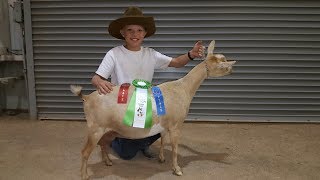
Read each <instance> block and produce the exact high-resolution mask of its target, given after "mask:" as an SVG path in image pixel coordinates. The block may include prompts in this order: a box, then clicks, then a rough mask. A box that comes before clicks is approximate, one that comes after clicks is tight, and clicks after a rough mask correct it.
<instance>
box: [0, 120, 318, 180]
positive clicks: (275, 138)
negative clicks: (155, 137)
mask: <svg viewBox="0 0 320 180" xmlns="http://www.w3.org/2000/svg"><path fill="white" fill-rule="evenodd" d="M85 138H86V123H85V122H84V121H72V122H70V121H32V120H28V119H27V115H26V114H20V115H17V116H5V115H1V116H0V179H1V180H24V179H26V180H29V179H30V180H37V179H39V180H72V179H80V165H81V164H80V163H81V161H80V151H81V149H82V146H83V145H84V143H85ZM180 142H181V143H180V144H181V145H180V146H179V157H178V162H179V164H180V166H181V167H182V169H183V172H184V175H183V176H182V177H176V176H174V175H172V171H171V148H170V146H166V151H165V157H166V159H167V161H166V162H165V163H164V164H159V163H158V162H157V160H156V159H154V160H147V159H146V158H144V157H143V156H142V155H141V154H138V155H137V156H136V157H135V158H134V159H133V160H130V161H125V160H121V159H118V158H117V156H116V155H114V154H113V155H112V159H113V164H114V165H113V166H112V167H106V166H105V165H104V164H103V163H101V160H100V153H99V148H96V149H95V151H94V152H93V154H92V155H91V157H90V160H89V175H91V179H169V180H170V179H180V180H181V179H183V180H185V179H190V180H194V179H196V178H197V179H201V180H203V179H205V180H206V179H208V180H209V179H210V180H211V179H218V180H220V179H222V180H232V179H237V180H242V179H243V180H244V179H245V180H258V179H259V180H264V179H265V180H270V179H288V180H319V179H320V124H273V123H268V124H266V123H260V124H258V123H257V124H255V123H238V124H221V123H185V124H184V127H183V132H182V137H181V141H180ZM152 149H153V150H155V151H158V149H159V142H158V141H157V142H156V143H155V144H154V145H153V146H152Z"/></svg>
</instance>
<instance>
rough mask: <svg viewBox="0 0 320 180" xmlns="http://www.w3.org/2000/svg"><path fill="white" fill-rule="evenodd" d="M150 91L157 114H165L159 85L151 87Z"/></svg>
mask: <svg viewBox="0 0 320 180" xmlns="http://www.w3.org/2000/svg"><path fill="white" fill-rule="evenodd" d="M152 93H153V97H154V100H155V101H156V106H157V115H158V116H162V115H165V114H166V107H165V105H164V101H163V96H162V93H161V90H160V88H159V87H157V86H154V87H152Z"/></svg>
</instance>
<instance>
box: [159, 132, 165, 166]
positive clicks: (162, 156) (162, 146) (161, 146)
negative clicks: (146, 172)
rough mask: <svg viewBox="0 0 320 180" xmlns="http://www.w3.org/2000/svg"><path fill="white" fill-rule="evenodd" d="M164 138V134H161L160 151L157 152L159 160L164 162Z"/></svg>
mask: <svg viewBox="0 0 320 180" xmlns="http://www.w3.org/2000/svg"><path fill="white" fill-rule="evenodd" d="M164 140H165V134H164V133H163V134H161V145H160V153H159V162H160V163H164V162H165V161H166V160H165V158H164V155H163V148H164Z"/></svg>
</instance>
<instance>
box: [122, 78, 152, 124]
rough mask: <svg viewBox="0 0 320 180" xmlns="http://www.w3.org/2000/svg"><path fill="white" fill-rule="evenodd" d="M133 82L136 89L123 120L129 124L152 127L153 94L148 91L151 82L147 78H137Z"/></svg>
mask: <svg viewBox="0 0 320 180" xmlns="http://www.w3.org/2000/svg"><path fill="white" fill-rule="evenodd" d="M132 84H133V85H134V86H135V87H136V89H135V90H134V92H133V94H132V96H131V99H130V102H129V105H128V108H127V111H126V114H125V116H124V118H123V122H124V124H126V125H127V126H132V127H137V128H151V126H152V104H151V96H150V94H149V93H148V89H149V88H150V87H151V83H150V82H148V81H146V80H142V79H135V80H133V81H132Z"/></svg>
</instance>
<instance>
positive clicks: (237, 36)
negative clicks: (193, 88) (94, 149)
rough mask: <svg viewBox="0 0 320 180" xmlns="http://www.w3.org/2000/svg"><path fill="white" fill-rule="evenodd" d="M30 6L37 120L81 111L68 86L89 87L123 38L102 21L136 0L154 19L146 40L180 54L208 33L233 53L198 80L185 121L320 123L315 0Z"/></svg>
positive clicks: (319, 20) (169, 75)
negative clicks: (219, 71) (220, 68)
mask: <svg viewBox="0 0 320 180" xmlns="http://www.w3.org/2000/svg"><path fill="white" fill-rule="evenodd" d="M25 3H28V1H25ZM30 5H31V20H32V22H31V23H32V34H30V32H29V34H30V35H32V48H33V51H32V52H33V54H31V55H29V57H32V56H33V61H34V77H35V97H36V100H35V101H36V102H35V103H34V104H36V112H37V115H38V118H39V119H77V118H83V112H82V103H81V101H80V100H79V99H78V98H77V97H74V96H73V95H72V94H71V93H70V91H69V85H70V84H80V85H83V86H84V87H85V90H87V92H90V91H92V90H93V87H92V86H91V83H90V79H91V77H92V75H93V73H94V72H95V70H96V69H97V66H98V65H99V64H100V62H101V59H102V58H103V56H104V54H105V52H107V51H108V50H109V49H110V48H112V47H114V46H116V45H119V44H121V42H120V41H118V40H115V39H114V38H112V37H111V36H109V35H108V34H107V26H108V24H109V22H110V21H111V20H114V19H115V18H118V17H120V16H121V15H122V13H123V11H124V10H125V9H126V7H127V6H129V5H136V6H139V7H141V8H142V10H143V11H144V14H145V15H151V16H154V17H155V20H156V25H157V32H156V35H154V36H152V37H151V38H148V39H146V41H145V45H146V46H151V47H153V48H155V49H156V50H158V51H160V52H163V53H164V54H167V55H170V56H177V55H180V54H183V53H185V52H187V51H188V50H189V49H190V48H191V47H192V46H193V44H194V43H195V41H196V40H203V41H204V42H205V43H209V41H210V40H211V39H215V40H216V50H215V52H219V53H224V54H225V55H226V57H228V58H230V59H235V60H237V61H238V62H237V64H236V65H235V67H234V73H233V74H232V75H230V76H225V77H222V78H218V79H208V80H206V81H205V82H204V83H203V85H202V86H201V87H200V89H199V90H198V92H197V94H196V96H195V98H194V100H193V102H192V105H191V108H190V114H189V119H205V120H216V121H220V120H222V121H287V122H289V121H290V122H293V121H297V122H304V121H314V122H319V121H320V111H319V110H320V81H319V80H320V58H319V54H320V51H319V50H320V1H311V0H305V1H294V0H277V1H272V0H261V1H254V0H252V1H250V0H247V1H244V0H239V1H231V0H223V1H194V2H192V1H187V0H184V1H177V0H175V1H173V0H170V1H169V0H165V1H113V2H111V1H110V2H109V1H57V0H55V1H44V0H35V1H31V4H30ZM26 7H27V6H26ZM26 7H25V10H26ZM26 13H27V12H25V15H26ZM27 15H28V14H27ZM26 19H28V17H26ZM27 34H28V29H27ZM27 45H28V44H27ZM198 62H199V61H196V62H192V63H189V64H188V66H187V67H185V68H181V69H169V70H167V71H158V72H156V73H155V80H154V83H156V84H157V83H161V82H164V81H169V80H175V79H177V78H179V77H182V76H184V75H185V74H186V73H187V72H188V71H190V69H191V68H192V67H194V66H195V65H196V64H197V63H198ZM31 101H32V100H31ZM31 104H32V103H31ZM31 108H32V107H31Z"/></svg>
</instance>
